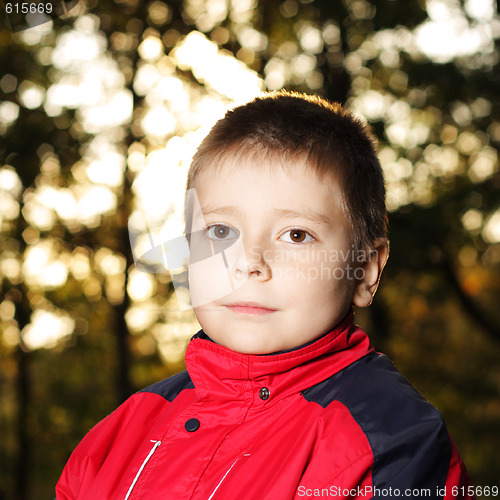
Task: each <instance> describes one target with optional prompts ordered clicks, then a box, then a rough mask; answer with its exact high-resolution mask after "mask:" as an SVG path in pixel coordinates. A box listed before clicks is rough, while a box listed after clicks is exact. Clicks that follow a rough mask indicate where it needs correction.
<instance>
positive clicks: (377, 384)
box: [303, 352, 451, 487]
mask: <svg viewBox="0 0 500 500" xmlns="http://www.w3.org/2000/svg"><path fill="white" fill-rule="evenodd" d="M303 396H304V398H305V399H306V400H308V401H311V402H316V403H317V404H319V405H321V406H322V407H324V408H325V410H327V409H328V406H329V405H330V404H331V403H333V402H334V401H338V402H340V403H341V404H343V405H344V406H345V407H346V408H347V409H348V410H349V412H350V414H351V416H352V418H353V420H354V421H355V422H356V423H357V425H359V427H360V428H361V430H362V431H363V433H364V434H365V436H366V438H367V439H368V442H369V444H370V447H371V449H372V453H373V481H374V485H377V484H385V485H387V484H395V485H399V484H404V483H405V482H407V484H412V483H413V481H414V478H416V477H420V478H425V479H423V484H420V486H422V487H424V486H427V485H431V484H432V485H434V484H439V485H444V482H445V480H446V476H447V471H448V466H449V463H450V458H451V444H450V439H449V436H448V431H447V429H446V426H445V424H444V421H443V418H442V416H441V414H440V413H439V411H438V410H436V408H434V406H432V404H431V403H429V402H428V401H426V400H425V398H424V397H423V396H421V395H420V394H419V393H418V391H417V390H416V389H415V388H414V387H413V386H412V385H411V384H410V383H409V382H408V381H407V380H406V378H405V377H403V375H401V373H399V371H398V370H397V369H396V367H395V366H394V364H393V363H392V362H391V361H390V359H389V358H388V357H387V356H385V355H384V354H380V353H376V352H372V353H370V354H368V355H366V356H364V357H363V358H361V359H360V360H358V361H356V362H355V363H353V364H352V365H349V366H348V367H346V368H345V369H344V370H342V371H341V372H339V373H337V374H335V375H334V376H333V377H331V378H329V379H327V380H325V381H323V382H321V383H320V384H317V385H315V386H313V387H311V388H309V389H308V390H306V391H304V392H303ZM395 470H398V479H397V480H394V479H393V474H394V471H395Z"/></svg>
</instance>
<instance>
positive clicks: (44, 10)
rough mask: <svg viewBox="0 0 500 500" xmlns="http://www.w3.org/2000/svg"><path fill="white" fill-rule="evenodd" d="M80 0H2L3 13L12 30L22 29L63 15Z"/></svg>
mask: <svg viewBox="0 0 500 500" xmlns="http://www.w3.org/2000/svg"><path fill="white" fill-rule="evenodd" d="M79 1H80V0H68V1H63V0H41V1H31V2H26V1H19V0H14V1H9V2H4V4H3V5H4V9H5V13H6V14H7V19H8V21H9V24H10V29H11V30H12V31H13V32H18V31H24V30H27V29H30V28H35V27H36V26H40V25H42V24H45V23H48V22H50V21H52V20H53V19H57V18H61V17H64V16H65V15H66V14H67V13H68V12H69V11H70V10H72V9H73V8H74V7H76V5H78V3H79Z"/></svg>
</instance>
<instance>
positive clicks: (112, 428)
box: [56, 397, 136, 500]
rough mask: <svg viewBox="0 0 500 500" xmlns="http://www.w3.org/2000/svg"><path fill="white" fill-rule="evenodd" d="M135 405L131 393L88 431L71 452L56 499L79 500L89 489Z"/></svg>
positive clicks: (57, 489) (59, 483) (58, 485)
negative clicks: (129, 396)
mask: <svg viewBox="0 0 500 500" xmlns="http://www.w3.org/2000/svg"><path fill="white" fill-rule="evenodd" d="M135 407H136V402H135V398H134V397H131V398H130V399H128V400H127V401H125V403H123V404H122V405H121V406H120V407H118V408H117V409H116V410H115V411H114V412H113V413H112V414H111V415H108V416H107V417H106V418H105V419H104V420H101V421H100V422H99V423H98V424H97V425H96V426H95V427H93V428H92V429H91V430H90V431H89V432H88V434H86V436H85V437H84V438H83V439H82V441H81V442H80V444H79V445H78V446H77V447H76V448H75V450H74V451H73V453H72V454H71V456H70V458H69V460H68V462H67V463H66V466H65V467H64V469H63V471H62V474H61V477H60V478H59V481H58V482H57V484H56V499H57V500H76V499H78V498H81V496H80V494H82V495H83V494H84V493H83V492H85V491H87V490H88V489H90V486H91V485H92V483H93V482H94V479H95V477H96V475H97V474H98V472H99V470H100V468H101V466H102V464H103V463H104V461H105V460H106V457H107V455H108V453H109V450H110V449H111V448H112V446H113V443H115V441H116V440H117V439H118V438H119V435H120V434H121V432H122V431H123V429H124V428H125V427H126V426H127V422H128V421H129V420H130V417H131V416H132V415H133V413H134V410H135Z"/></svg>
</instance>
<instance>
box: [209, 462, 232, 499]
mask: <svg viewBox="0 0 500 500" xmlns="http://www.w3.org/2000/svg"><path fill="white" fill-rule="evenodd" d="M238 460H239V458H237V459H236V460H235V461H234V462H233V465H231V467H229V469H228V470H227V471H226V473H225V474H224V475H223V476H222V479H221V480H220V481H219V484H218V485H217V486H216V487H215V490H214V491H212V494H211V495H210V496H209V497H208V500H212V498H213V497H214V495H215V493H216V491H217V490H218V489H219V487H220V485H221V484H222V482H223V481H224V479H226V476H227V475H228V474H229V473H230V472H231V469H232V468H233V467H234V466H235V465H236V462H237V461H238Z"/></svg>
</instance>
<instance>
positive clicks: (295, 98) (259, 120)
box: [187, 91, 387, 248]
mask: <svg viewBox="0 0 500 500" xmlns="http://www.w3.org/2000/svg"><path fill="white" fill-rule="evenodd" d="M234 155H236V156H237V157H238V156H239V157H241V156H250V157H252V158H256V159H262V158H263V157H264V158H266V157H275V156H276V155H277V156H278V157H279V158H281V159H284V160H286V159H290V158H293V157H297V156H302V155H306V158H307V164H308V165H309V166H310V167H312V169H313V170H315V171H316V172H317V173H318V174H319V175H320V176H321V177H323V176H324V175H325V174H326V173H332V174H334V176H335V178H336V179H337V181H338V182H339V186H340V189H341V190H342V193H343V195H344V205H345V209H346V214H347V216H348V217H349V219H350V222H351V225H352V228H353V236H354V242H353V243H354V244H355V245H356V247H357V248H364V247H366V246H371V245H372V244H373V243H374V242H375V240H377V239H378V238H385V237H386V235H387V210H386V206H385V185H384V177H383V173H382V168H381V166H380V162H379V160H378V158H377V154H376V149H375V141H374V137H373V133H372V130H371V127H370V126H369V125H368V124H366V123H365V122H363V121H362V120H360V119H359V118H357V117H356V116H354V115H353V114H352V113H351V112H349V111H347V110H346V109H345V108H343V107H342V106H341V105H340V104H338V103H330V102H328V101H326V100H325V99H322V98H320V97H318V96H311V95H307V94H299V93H296V92H288V91H277V92H270V93H267V94H264V95H263V96H262V97H257V98H256V99H254V100H253V101H251V102H249V103H247V104H244V105H242V106H238V107H236V108H234V109H232V110H230V111H228V112H227V113H226V114H225V116H224V118H222V119H221V120H219V121H218V122H217V123H216V124H215V125H214V127H213V128H212V130H211V131H210V133H209V134H208V135H207V137H206V138H205V139H204V140H203V142H202V143H201V145H200V146H199V148H198V150H197V152H196V154H195V155H194V157H193V161H192V163H191V167H190V169H189V173H188V181H187V189H191V188H194V187H195V185H196V179H197V177H198V174H199V173H200V172H201V171H203V170H205V169H206V168H209V167H211V166H215V165H218V164H221V163H223V161H224V159H226V158H228V157H229V156H234ZM283 163H284V164H286V162H283ZM187 222H188V221H187ZM187 227H189V225H188V224H187Z"/></svg>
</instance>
